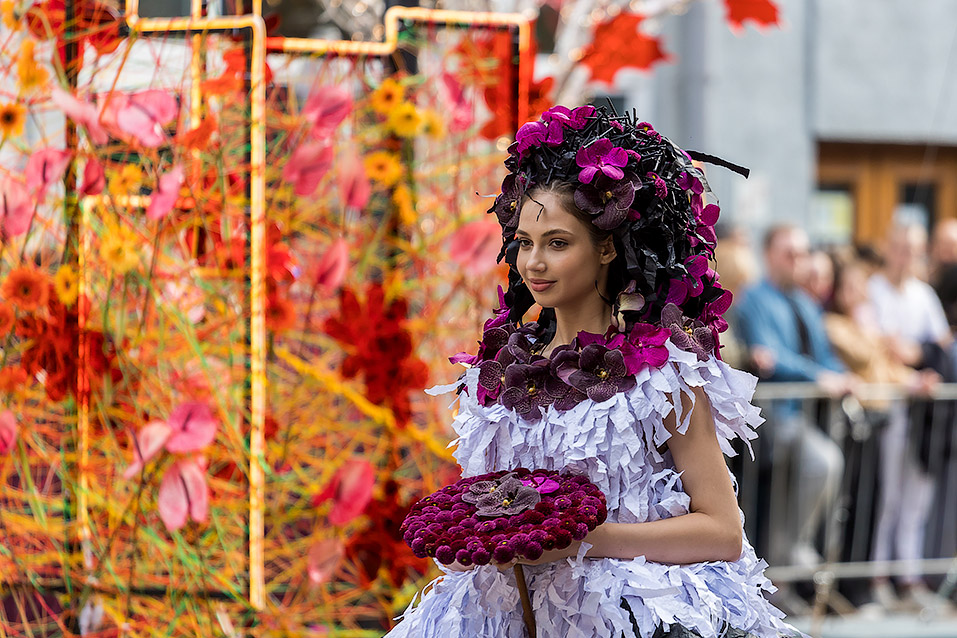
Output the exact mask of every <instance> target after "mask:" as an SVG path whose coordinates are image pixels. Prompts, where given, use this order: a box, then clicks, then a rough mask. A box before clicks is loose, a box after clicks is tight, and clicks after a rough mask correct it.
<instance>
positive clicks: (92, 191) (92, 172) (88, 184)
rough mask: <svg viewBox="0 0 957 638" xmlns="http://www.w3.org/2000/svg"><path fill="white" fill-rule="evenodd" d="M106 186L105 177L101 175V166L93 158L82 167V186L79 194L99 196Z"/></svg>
mask: <svg viewBox="0 0 957 638" xmlns="http://www.w3.org/2000/svg"><path fill="white" fill-rule="evenodd" d="M105 186H106V177H105V176H104V174H103V165H102V164H100V163H99V162H98V161H96V160H95V159H93V158H90V159H89V160H87V162H86V166H84V167H83V184H82V185H81V186H80V193H82V194H83V195H99V194H100V193H102V192H103V188H104V187H105Z"/></svg>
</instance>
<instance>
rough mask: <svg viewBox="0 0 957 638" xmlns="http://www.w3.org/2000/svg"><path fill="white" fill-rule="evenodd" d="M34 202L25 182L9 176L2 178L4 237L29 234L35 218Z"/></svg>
mask: <svg viewBox="0 0 957 638" xmlns="http://www.w3.org/2000/svg"><path fill="white" fill-rule="evenodd" d="M33 210H34V201H33V199H32V198H31V197H30V193H29V192H28V191H27V187H26V186H24V184H23V182H21V181H19V180H16V179H14V178H12V177H10V176H9V175H3V176H0V217H2V220H0V221H2V228H3V233H2V236H3V237H16V236H17V235H22V234H23V233H25V232H27V229H28V228H30V219H31V218H32V217H33Z"/></svg>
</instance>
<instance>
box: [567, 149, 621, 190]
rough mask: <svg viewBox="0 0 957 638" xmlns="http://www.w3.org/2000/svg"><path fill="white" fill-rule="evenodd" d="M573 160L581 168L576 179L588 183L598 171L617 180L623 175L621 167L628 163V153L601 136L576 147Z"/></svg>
mask: <svg viewBox="0 0 957 638" xmlns="http://www.w3.org/2000/svg"><path fill="white" fill-rule="evenodd" d="M575 162H576V163H577V164H578V166H579V167H580V168H581V169H582V170H581V172H580V173H579V174H578V179H579V181H581V182H582V183H584V184H590V183H591V182H592V180H593V179H595V176H596V175H597V174H598V173H602V174H603V175H605V177H608V178H611V179H614V180H618V179H621V178H622V177H624V176H625V172H624V171H623V170H621V169H622V167H624V166H626V165H627V164H628V153H626V152H625V149H623V148H621V147H618V146H615V145H613V144H612V143H611V140H609V139H608V138H607V137H602V138H599V139H597V140H595V141H594V142H592V143H591V144H590V145H588V146H583V147H582V148H580V149H578V153H576V155H575Z"/></svg>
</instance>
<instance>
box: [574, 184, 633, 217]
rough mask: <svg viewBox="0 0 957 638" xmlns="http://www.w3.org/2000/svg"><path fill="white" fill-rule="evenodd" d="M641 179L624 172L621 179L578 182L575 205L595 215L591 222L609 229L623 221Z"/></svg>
mask: <svg viewBox="0 0 957 638" xmlns="http://www.w3.org/2000/svg"><path fill="white" fill-rule="evenodd" d="M640 186H641V180H639V179H638V178H637V177H636V176H634V175H632V174H629V173H626V174H625V176H624V178H623V179H620V180H617V181H612V180H610V179H607V178H606V179H600V180H596V181H595V183H594V184H579V186H578V188H576V189H575V205H576V206H578V207H579V208H580V209H582V210H583V211H585V212H587V213H591V214H592V215H596V217H595V218H594V219H592V223H594V224H595V226H598V227H599V228H602V229H604V230H611V229H613V228H615V227H616V226H618V225H619V224H620V223H622V222H623V221H625V218H626V217H628V211H629V209H630V208H631V204H632V203H633V202H634V201H635V190H636V189H637V188H638V187H640Z"/></svg>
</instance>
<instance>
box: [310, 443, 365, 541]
mask: <svg viewBox="0 0 957 638" xmlns="http://www.w3.org/2000/svg"><path fill="white" fill-rule="evenodd" d="M373 485H375V468H374V467H372V464H371V463H369V462H368V461H366V460H365V459H352V460H350V461H346V463H345V465H343V466H342V467H340V468H339V469H338V470H337V471H336V473H335V475H334V476H333V477H332V481H331V482H330V483H329V485H327V486H326V488H325V489H324V490H323V491H322V492H320V493H319V494H317V495H316V496H315V497H314V498H313V499H312V504H313V505H320V504H321V503H324V502H325V501H327V500H329V499H332V509H331V510H330V511H329V522H330V523H332V524H333V525H345V524H346V523H348V522H349V521H351V520H352V519H354V518H356V517H357V516H359V515H360V514H362V512H363V510H365V508H366V505H368V504H369V501H371V500H372V487H373Z"/></svg>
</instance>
